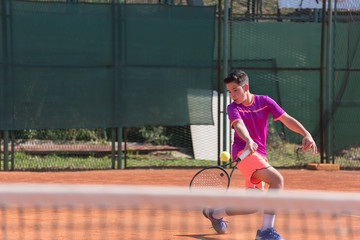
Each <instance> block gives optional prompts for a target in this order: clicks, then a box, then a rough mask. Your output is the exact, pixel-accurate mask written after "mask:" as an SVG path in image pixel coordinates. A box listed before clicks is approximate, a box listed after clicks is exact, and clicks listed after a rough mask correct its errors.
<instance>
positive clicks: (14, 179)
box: [1, 169, 360, 192]
mask: <svg viewBox="0 0 360 240" xmlns="http://www.w3.org/2000/svg"><path fill="white" fill-rule="evenodd" d="M198 170H199V169H135V170H104V171H64V172H2V173H1V183H76V184H121V185H124V184H127V185H132V184H136V185H159V186H188V184H189V182H190V179H191V178H192V176H193V175H194V174H195V173H196V172H197V171H198ZM279 172H280V173H281V174H282V175H283V177H284V180H285V189H305V190H328V191H354V192H358V191H360V171H311V170H287V169H279ZM243 186H244V185H243V177H242V175H241V174H240V172H239V171H235V173H234V176H233V179H232V183H231V187H232V188H233V187H234V188H235V187H243Z"/></svg>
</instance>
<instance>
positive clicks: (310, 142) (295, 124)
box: [279, 113, 317, 153]
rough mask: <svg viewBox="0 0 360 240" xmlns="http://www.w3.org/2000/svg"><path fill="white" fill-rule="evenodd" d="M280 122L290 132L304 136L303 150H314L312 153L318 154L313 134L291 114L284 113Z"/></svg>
mask: <svg viewBox="0 0 360 240" xmlns="http://www.w3.org/2000/svg"><path fill="white" fill-rule="evenodd" d="M279 120H280V121H281V122H282V123H283V124H284V125H285V126H286V127H288V128H289V129H290V130H292V131H294V132H296V133H299V134H301V135H302V136H303V140H302V149H303V150H304V151H306V150H308V149H309V148H312V152H313V153H316V152H317V147H316V143H315V141H314V139H313V138H312V136H311V134H310V133H309V132H308V131H307V130H306V129H305V128H304V126H303V125H302V124H301V123H300V122H299V121H298V120H296V119H295V118H293V117H291V116H290V115H289V114H287V113H284V114H283V115H282V116H281V117H280V118H279Z"/></svg>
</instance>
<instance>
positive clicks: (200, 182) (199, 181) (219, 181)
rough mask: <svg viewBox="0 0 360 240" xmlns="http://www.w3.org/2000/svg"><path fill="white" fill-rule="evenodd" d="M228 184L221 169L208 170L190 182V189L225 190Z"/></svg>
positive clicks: (227, 179)
mask: <svg viewBox="0 0 360 240" xmlns="http://www.w3.org/2000/svg"><path fill="white" fill-rule="evenodd" d="M228 184H229V176H228V174H227V173H226V172H225V171H224V170H223V169H221V168H209V169H205V170H203V171H202V172H200V173H199V174H198V175H197V176H196V177H195V178H194V179H193V181H192V185H191V188H197V189H204V190H213V189H222V190H226V189H227V188H228Z"/></svg>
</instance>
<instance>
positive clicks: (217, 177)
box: [190, 149, 250, 192]
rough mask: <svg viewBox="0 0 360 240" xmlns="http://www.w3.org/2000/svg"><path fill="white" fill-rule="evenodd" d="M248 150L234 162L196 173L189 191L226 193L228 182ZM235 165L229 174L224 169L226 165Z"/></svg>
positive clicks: (247, 153)
mask: <svg viewBox="0 0 360 240" xmlns="http://www.w3.org/2000/svg"><path fill="white" fill-rule="evenodd" d="M249 153H250V151H249V149H246V151H244V152H243V153H242V154H241V155H240V156H239V157H238V158H237V159H236V160H234V161H232V162H229V163H226V164H223V165H220V166H211V167H206V168H203V169H201V170H200V171H199V172H197V173H196V174H195V175H194V177H193V178H192V179H191V182H190V190H191V191H194V190H195V191H198V190H199V191H203V190H219V191H223V192H226V191H227V190H228V189H229V187H230V180H231V177H232V174H233V172H234V170H235V168H236V166H237V165H238V164H239V162H240V161H241V160H243V159H244V158H245V157H247V156H248V155H249ZM232 163H235V166H234V167H233V169H232V170H231V174H230V175H229V173H228V172H227V171H226V170H225V169H224V167H226V166H227V165H230V164H232Z"/></svg>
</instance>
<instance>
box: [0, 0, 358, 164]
mask: <svg viewBox="0 0 360 240" xmlns="http://www.w3.org/2000/svg"><path fill="white" fill-rule="evenodd" d="M288 2H290V3H291V0H289V1H288ZM294 2H296V1H294ZM320 2H321V1H320ZM215 4H218V5H217V6H216V5H215ZM229 6H230V10H229V11H228V12H229V16H228V30H229V31H228V32H227V33H224V29H225V25H224V24H225V19H224V13H225V10H224V2H223V1H219V2H215V1H210V0H206V1H201V0H199V1H181V0H177V1H140V0H134V1H113V0H107V1H95V0H93V1H90V0H84V1H80V0H79V1H65V0H64V1H17V0H12V1H11V0H4V1H1V3H0V16H1V18H0V84H1V88H0V130H2V133H1V141H2V142H1V145H2V148H1V151H0V158H1V160H2V165H1V168H2V169H5V170H9V169H14V170H66V169H71V170H73V169H75V170H79V169H110V168H123V167H126V168H132V167H146V168H149V167H197V166H207V165H214V164H215V162H214V160H218V152H219V151H220V149H222V148H224V146H226V147H230V144H231V140H230V138H229V137H228V135H227V133H226V132H227V131H226V130H224V131H223V125H222V123H221V121H222V119H223V118H224V116H223V109H224V108H223V107H224V106H223V104H222V103H221V102H220V100H221V99H220V98H218V96H219V93H221V92H223V91H224V86H223V84H222V78H223V76H224V74H225V73H226V72H229V71H232V70H235V69H242V70H245V71H246V72H247V73H248V75H249V77H250V81H251V91H252V92H254V93H257V94H266V95H269V96H271V97H272V98H274V99H275V100H276V101H277V102H278V103H279V104H280V105H281V106H282V107H283V108H284V109H285V110H286V111H287V112H288V113H289V114H290V115H292V116H294V117H295V118H296V119H298V120H299V121H300V122H301V123H303V125H304V126H305V127H306V128H307V129H308V130H309V131H310V132H311V133H312V134H313V136H314V137H315V139H316V142H317V144H318V147H319V149H320V150H321V151H320V154H317V155H311V154H308V153H302V152H301V151H300V149H299V143H300V141H301V138H300V136H298V135H296V134H294V133H292V132H291V131H289V130H287V129H286V127H284V126H283V125H281V124H280V123H278V122H276V123H272V122H271V123H270V127H269V132H268V158H269V160H270V161H271V163H272V165H274V166H275V167H291V168H294V167H296V168H299V167H304V166H305V165H306V163H308V162H326V161H329V162H335V163H338V164H340V165H341V167H342V168H343V169H354V168H359V167H360V161H359V159H360V150H359V147H358V146H359V143H360V138H359V136H360V128H359V126H360V125H359V123H360V122H359V121H360V112H359V111H358V109H359V95H358V94H357V93H358V92H359V84H357V79H359V77H360V76H359V74H360V61H359V59H360V52H359V51H360V50H359V38H360V27H359V26H360V12H359V11H358V10H344V9H336V10H335V11H333V12H332V13H333V14H332V15H331V16H332V17H333V18H332V21H331V22H329V21H328V20H329V17H330V15H329V11H328V10H327V9H326V8H325V9H324V8H321V7H320V8H317V9H301V8H299V7H296V8H286V9H285V8H279V5H278V1H275V0H270V1H262V0H251V1H247V0H240V1H229ZM325 7H327V6H325ZM226 12H227V11H226ZM330 23H331V24H330ZM328 25H330V28H329V27H328ZM328 29H331V34H328ZM225 34H226V37H225ZM226 39H228V42H227V43H228V44H224V40H226ZM225 49H227V50H228V55H226V54H224V53H225V52H226V51H225ZM225 56H227V59H225ZM226 66H228V68H227V69H226V70H224V68H225V67H226ZM220 97H222V96H221V95H220ZM225 119H226V118H225ZM119 143H120V144H119ZM199 143H201V144H199ZM118 145H121V151H120V148H118ZM6 149H9V150H10V151H6ZM118 152H121V153H122V154H119V155H118V154H117V153H118ZM202 160H211V161H202Z"/></svg>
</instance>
